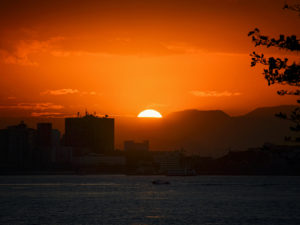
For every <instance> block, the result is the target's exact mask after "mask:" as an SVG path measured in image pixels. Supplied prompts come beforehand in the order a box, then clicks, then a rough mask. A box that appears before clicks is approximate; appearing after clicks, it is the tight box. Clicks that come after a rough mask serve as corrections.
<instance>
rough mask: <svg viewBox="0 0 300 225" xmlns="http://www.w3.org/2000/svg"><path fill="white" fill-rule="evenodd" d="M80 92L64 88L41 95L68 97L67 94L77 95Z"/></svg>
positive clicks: (47, 91)
mask: <svg viewBox="0 0 300 225" xmlns="http://www.w3.org/2000/svg"><path fill="white" fill-rule="evenodd" d="M78 92H79V90H77V89H71V88H63V89H57V90H46V91H44V92H41V95H67V94H75V93H78Z"/></svg>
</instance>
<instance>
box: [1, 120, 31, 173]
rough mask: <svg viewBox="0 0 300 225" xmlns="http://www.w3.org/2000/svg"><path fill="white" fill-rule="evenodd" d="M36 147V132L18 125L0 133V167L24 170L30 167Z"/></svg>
mask: <svg viewBox="0 0 300 225" xmlns="http://www.w3.org/2000/svg"><path fill="white" fill-rule="evenodd" d="M35 147H36V131H35V130H34V129H32V128H28V127H27V126H26V124H25V123H24V122H23V121H21V123H20V124H18V125H15V126H9V127H7V128H6V129H3V130H1V131H0V149H1V165H2V166H6V167H8V168H10V167H11V168H18V169H24V168H27V167H30V166H31V163H32V155H33V152H34V149H35Z"/></svg>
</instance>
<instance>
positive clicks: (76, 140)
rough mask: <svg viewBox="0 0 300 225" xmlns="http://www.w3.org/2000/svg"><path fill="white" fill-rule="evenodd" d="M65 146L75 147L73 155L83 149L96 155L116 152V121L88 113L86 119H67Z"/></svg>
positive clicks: (78, 153)
mask: <svg viewBox="0 0 300 225" xmlns="http://www.w3.org/2000/svg"><path fill="white" fill-rule="evenodd" d="M65 146H70V147H73V154H74V155H80V154H82V152H81V150H82V149H87V150H88V151H89V152H92V153H96V154H103V153H108V152H111V151H113V150H114V119H113V118H109V117H108V116H105V117H97V116H94V115H90V114H88V113H86V115H85V116H84V117H79V116H78V117H73V118H66V119H65Z"/></svg>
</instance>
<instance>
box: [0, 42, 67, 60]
mask: <svg viewBox="0 0 300 225" xmlns="http://www.w3.org/2000/svg"><path fill="white" fill-rule="evenodd" d="M63 39H64V38H63V37H51V38H48V39H46V40H35V39H26V40H14V41H11V42H8V43H6V45H5V47H3V46H2V47H1V48H0V58H1V59H2V61H3V62H4V63H6V64H17V65H21V66H37V65H38V63H37V62H36V61H34V60H33V59H32V58H31V57H30V56H31V55H33V54H36V53H44V52H52V51H53V49H55V48H56V45H57V44H58V43H59V42H60V41H61V40H63Z"/></svg>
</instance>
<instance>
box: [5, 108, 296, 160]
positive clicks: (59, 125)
mask: <svg viewBox="0 0 300 225" xmlns="http://www.w3.org/2000/svg"><path fill="white" fill-rule="evenodd" d="M294 107H295V106H291V105H288V106H277V107H264V108H258V109H255V110H253V111H251V112H249V113H247V114H245V115H243V116H237V117H231V116H229V115H227V114H226V113H224V112H223V111H220V110H214V111H200V110H194V109H193V110H184V111H179V112H173V113H170V114H169V115H167V116H165V117H164V118H162V119H146V118H136V117H117V118H116V121H115V140H116V147H117V148H119V149H122V148H123V142H124V140H136V141H141V140H149V141H150V148H151V149H152V150H175V149H181V148H183V149H184V150H185V151H186V152H189V153H193V154H200V155H203V156H207V155H208V156H220V155H223V154H225V153H226V152H227V151H228V150H229V149H232V150H244V149H247V148H249V147H257V146H261V145H262V144H264V143H265V142H271V143H277V144H282V143H284V137H285V136H289V135H291V134H292V132H291V131H290V129H289V126H290V123H288V122H287V121H284V120H281V119H279V118H277V117H275V116H274V115H275V113H278V112H289V111H291V110H292V109H293V108H294ZM20 120H24V121H25V122H26V123H27V124H28V125H29V126H30V127H36V123H37V122H52V123H53V127H54V128H56V129H59V130H61V132H62V133H63V132H64V119H63V118H50V119H47V118H2V119H1V120H0V127H2V128H3V127H5V126H7V125H12V124H17V123H19V121H20Z"/></svg>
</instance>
